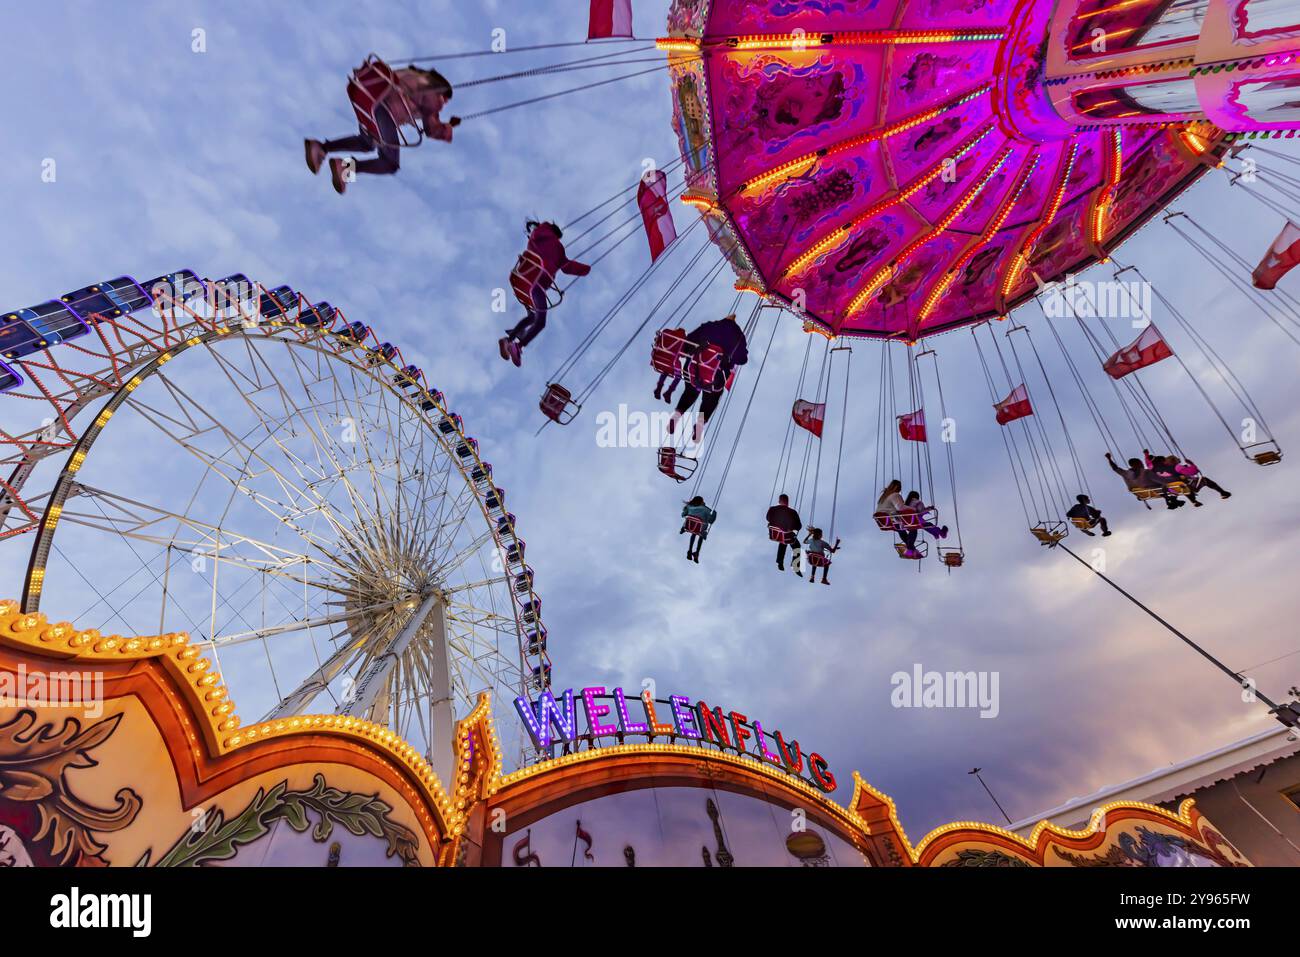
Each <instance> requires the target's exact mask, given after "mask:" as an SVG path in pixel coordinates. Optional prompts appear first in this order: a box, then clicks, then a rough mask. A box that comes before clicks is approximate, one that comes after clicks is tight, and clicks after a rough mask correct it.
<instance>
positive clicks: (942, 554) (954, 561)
mask: <svg viewBox="0 0 1300 957" xmlns="http://www.w3.org/2000/svg"><path fill="white" fill-rule="evenodd" d="M939 559H940V560H941V561H942V562H943V563H944V565H945V566H947V567H948V568H961V567H962V566H963V565H965V564H966V553H965V552H963V551H962V550H961V549H960V548H953V549H948V550H945V549H942V548H941V549H939Z"/></svg>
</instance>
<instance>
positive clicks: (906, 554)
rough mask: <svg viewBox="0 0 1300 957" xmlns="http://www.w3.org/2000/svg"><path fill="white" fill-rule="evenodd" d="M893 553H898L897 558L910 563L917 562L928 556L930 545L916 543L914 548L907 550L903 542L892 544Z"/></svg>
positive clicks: (924, 542)
mask: <svg viewBox="0 0 1300 957" xmlns="http://www.w3.org/2000/svg"><path fill="white" fill-rule="evenodd" d="M894 551H896V552H898V557H899V558H903V559H906V560H907V561H910V562H919V561H920V560H921V559H922V558H925V557H926V556H928V555H929V554H930V543H929V542H926V541H918V542H917V543H916V547H915V548H913V549H911V550H909V549H908V547H907V545H905V544H904V543H903V542H894Z"/></svg>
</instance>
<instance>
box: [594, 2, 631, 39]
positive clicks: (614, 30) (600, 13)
mask: <svg viewBox="0 0 1300 957" xmlns="http://www.w3.org/2000/svg"><path fill="white" fill-rule="evenodd" d="M631 36H632V0H591V23H590V26H589V27H588V28H587V39H588V40H604V39H607V38H609V37H628V38H630V37H631Z"/></svg>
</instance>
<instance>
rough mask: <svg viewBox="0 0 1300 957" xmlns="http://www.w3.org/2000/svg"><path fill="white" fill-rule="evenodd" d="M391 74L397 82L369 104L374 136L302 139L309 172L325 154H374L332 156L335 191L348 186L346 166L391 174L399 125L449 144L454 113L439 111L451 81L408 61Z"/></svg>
mask: <svg viewBox="0 0 1300 957" xmlns="http://www.w3.org/2000/svg"><path fill="white" fill-rule="evenodd" d="M394 75H395V76H396V77H397V83H398V87H397V88H396V89H394V90H392V91H391V92H390V93H389V94H388V95H387V96H386V97H384V98H383V99H382V100H380V101H379V102H378V103H377V104H375V111H374V115H375V125H376V126H377V127H378V128H379V134H380V140H376V139H375V138H374V137H373V136H371V135H370V134H369V133H367V132H366V131H365V130H360V131H359V132H358V133H357V134H356V135H355V136H345V137H342V138H340V139H337V140H325V141H324V142H322V141H320V140H312V139H308V140H303V149H304V152H305V154H306V159H307V168H308V169H309V170H311V171H312V173H313V174H314V173H318V172H320V168H321V164H322V163H324V161H325V157H326V156H327V155H328V154H330V153H370V152H375V153H377V155H376V157H375V158H373V159H361V160H359V159H357V158H356V157H352V158H350V159H340V158H338V157H334V158H332V159H331V160H330V179H331V181H332V182H333V184H334V191H335V192H337V193H340V194H341V193H343V192H345V191H346V190H347V188H348V185H347V184H348V179H349V176H348V168H349V166H351V167H352V169H353V171H355V172H357V173H369V174H371V175H372V176H391V175H392V174H393V173H396V172H397V171H398V169H399V168H400V167H401V154H402V150H401V147H400V146H399V145H398V143H399V142H400V137H399V134H398V127H399V126H417V125H418V126H419V127H420V128H422V129H423V130H424V135H425V136H427V137H429V138H430V139H434V140H441V141H442V142H444V143H450V142H451V137H452V130H453V129H455V128H456V127H457V126H459V125H460V117H457V116H453V117H452V118H451V119H449V120H446V121H445V122H444V121H443V119H442V117H441V115H440V114H441V112H442V109H443V107H445V106H446V105H447V104H448V102H450V101H451V98H452V95H453V91H452V88H451V84H450V83H448V82H447V79H446V78H445V77H444V76H443V75H442V74H441V73H439V72H438V71H437V70H420V69H417V68H416V67H413V66H412V67H407V68H406V69H404V70H397V71H396V72H395V74H394Z"/></svg>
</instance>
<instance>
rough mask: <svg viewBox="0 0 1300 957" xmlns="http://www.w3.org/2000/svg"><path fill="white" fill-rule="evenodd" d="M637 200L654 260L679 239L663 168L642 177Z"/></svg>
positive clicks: (651, 258)
mask: <svg viewBox="0 0 1300 957" xmlns="http://www.w3.org/2000/svg"><path fill="white" fill-rule="evenodd" d="M636 202H637V205H638V206H640V207H641V219H642V220H643V221H644V222H645V234H646V238H647V239H649V240H650V261H651V262H654V261H655V260H656V259H658V258H659V257H660V256H661V255H662V254H663V251H664V250H665V249H667V248H668V247H669V246H671V245H672V244H673V241H674V240H676V239H677V226H676V225H675V224H674V223H673V211H672V209H671V207H670V206H669V205H668V177H667V175H665V173H664V171H663V170H658V169H657V170H655V171H654V172H652V173H647V174H646V175H645V176H643V177H641V185H640V186H638V187H637V190H636Z"/></svg>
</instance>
